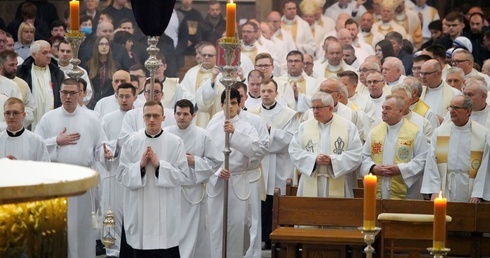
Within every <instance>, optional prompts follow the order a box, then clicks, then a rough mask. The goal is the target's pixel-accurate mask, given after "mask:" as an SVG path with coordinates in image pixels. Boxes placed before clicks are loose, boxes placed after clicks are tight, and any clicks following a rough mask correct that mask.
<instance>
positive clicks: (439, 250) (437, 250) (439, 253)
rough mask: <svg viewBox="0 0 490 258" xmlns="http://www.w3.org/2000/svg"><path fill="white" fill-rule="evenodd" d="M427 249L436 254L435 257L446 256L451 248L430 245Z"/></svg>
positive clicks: (441, 257)
mask: <svg viewBox="0 0 490 258" xmlns="http://www.w3.org/2000/svg"><path fill="white" fill-rule="evenodd" d="M427 251H429V252H430V254H431V255H434V258H444V256H445V255H447V253H449V251H451V249H449V248H433V247H429V248H427Z"/></svg>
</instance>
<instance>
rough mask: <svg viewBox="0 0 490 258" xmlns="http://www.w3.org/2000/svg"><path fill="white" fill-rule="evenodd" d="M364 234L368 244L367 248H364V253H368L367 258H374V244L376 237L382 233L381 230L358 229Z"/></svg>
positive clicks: (377, 228)
mask: <svg viewBox="0 0 490 258" xmlns="http://www.w3.org/2000/svg"><path fill="white" fill-rule="evenodd" d="M357 229H359V230H360V231H361V233H363V234H364V242H365V243H366V244H367V246H366V248H364V252H365V253H366V258H372V257H373V253H374V247H373V246H372V244H373V243H374V241H375V240H376V235H377V234H378V233H379V231H381V228H379V227H375V228H364V227H359V228H357Z"/></svg>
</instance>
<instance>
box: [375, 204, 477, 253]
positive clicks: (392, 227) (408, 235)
mask: <svg viewBox="0 0 490 258" xmlns="http://www.w3.org/2000/svg"><path fill="white" fill-rule="evenodd" d="M433 205H434V204H433V202H430V201H418V200H402V201H401V200H383V201H382V204H381V206H382V207H381V211H382V212H383V213H410V214H430V215H432V214H433V213H434V206H433ZM475 212H476V205H475V204H472V203H454V202H451V203H448V206H447V215H448V216H450V217H451V218H452V222H451V223H448V224H447V231H448V236H447V241H446V246H447V247H449V248H450V249H451V252H450V253H449V255H450V256H451V257H452V256H458V257H459V256H461V257H476V256H475V255H476V245H475V243H476V235H475V233H474V230H475V215H476V214H475ZM378 223H379V225H380V227H381V228H382V230H381V241H380V242H381V250H382V252H381V257H385V256H387V257H399V256H400V257H421V256H423V255H429V253H428V251H427V247H431V246H432V224H431V223H430V224H429V225H428V224H425V225H424V223H418V224H410V223H397V222H392V221H385V222H383V221H378ZM407 255H408V256H407Z"/></svg>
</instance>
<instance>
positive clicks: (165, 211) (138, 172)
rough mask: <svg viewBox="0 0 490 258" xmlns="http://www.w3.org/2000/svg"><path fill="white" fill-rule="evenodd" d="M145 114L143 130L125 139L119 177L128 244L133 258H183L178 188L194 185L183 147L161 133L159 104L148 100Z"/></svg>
mask: <svg viewBox="0 0 490 258" xmlns="http://www.w3.org/2000/svg"><path fill="white" fill-rule="evenodd" d="M143 115H144V119H145V130H141V131H138V132H137V133H136V134H134V135H132V136H131V137H130V138H129V139H128V140H127V141H126V144H125V145H124V148H123V149H122V153H121V158H120V159H121V160H120V166H119V172H118V176H117V178H118V181H119V182H120V183H121V184H122V185H123V186H124V194H123V196H122V198H123V200H124V201H123V210H124V230H125V234H126V239H127V243H128V244H129V245H130V246H131V247H132V248H133V249H134V252H133V257H134V258H143V257H180V255H179V240H180V228H179V227H180V225H181V223H180V219H181V210H180V198H181V194H180V191H181V189H180V186H181V185H183V184H186V183H188V182H190V181H191V177H190V175H189V167H188V165H187V159H186V154H185V146H184V143H183V142H182V140H181V139H180V138H179V137H177V136H175V135H173V134H171V133H169V132H167V131H164V130H162V122H163V120H164V119H165V116H164V113H163V106H162V104H161V103H160V102H157V101H154V100H150V101H148V102H146V103H145V105H144V106H143ZM123 255H128V254H125V253H124V254H123V253H121V256H123ZM125 257H126V256H125Z"/></svg>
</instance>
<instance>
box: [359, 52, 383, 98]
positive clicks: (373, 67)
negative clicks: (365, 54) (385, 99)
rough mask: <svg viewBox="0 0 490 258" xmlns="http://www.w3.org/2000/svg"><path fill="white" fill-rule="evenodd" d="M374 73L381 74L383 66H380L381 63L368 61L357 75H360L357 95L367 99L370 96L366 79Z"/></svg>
mask: <svg viewBox="0 0 490 258" xmlns="http://www.w3.org/2000/svg"><path fill="white" fill-rule="evenodd" d="M374 72H379V73H381V64H379V62H374V61H371V60H366V61H364V62H363V63H362V64H361V66H360V67H359V69H358V70H357V74H358V75H359V82H360V83H359V85H357V88H356V92H357V94H359V95H363V96H366V97H367V96H368V95H369V91H368V89H367V84H366V78H367V76H368V75H369V74H371V73H374ZM387 90H388V89H387Z"/></svg>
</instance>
